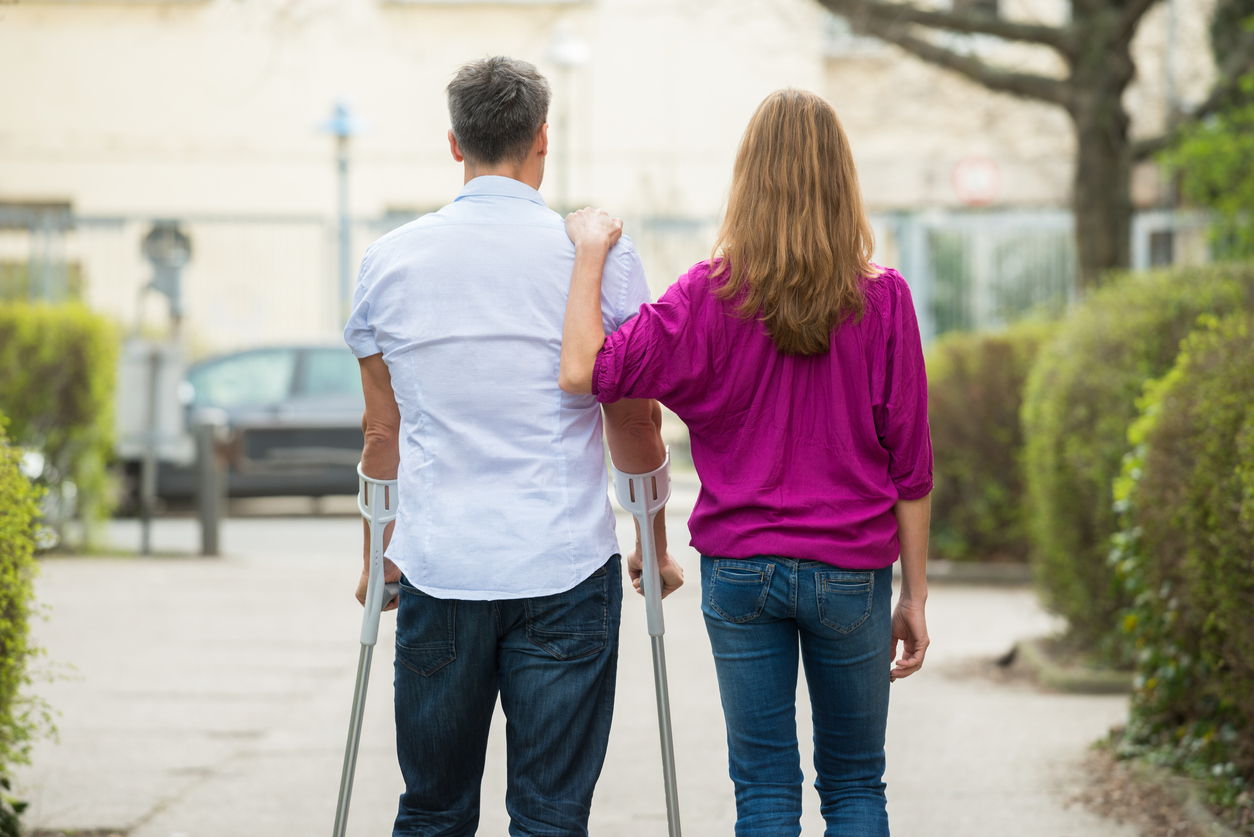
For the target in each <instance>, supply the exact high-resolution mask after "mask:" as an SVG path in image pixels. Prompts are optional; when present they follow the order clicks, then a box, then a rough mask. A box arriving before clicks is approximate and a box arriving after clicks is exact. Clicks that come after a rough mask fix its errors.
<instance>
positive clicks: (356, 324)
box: [344, 253, 380, 358]
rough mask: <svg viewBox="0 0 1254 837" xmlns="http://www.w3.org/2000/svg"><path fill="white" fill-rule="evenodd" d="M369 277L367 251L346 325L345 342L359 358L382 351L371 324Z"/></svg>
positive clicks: (368, 256)
mask: <svg viewBox="0 0 1254 837" xmlns="http://www.w3.org/2000/svg"><path fill="white" fill-rule="evenodd" d="M369 278H370V253H366V257H365V258H364V259H362V261H361V272H360V273H359V274H358V276H357V287H356V288H354V289H353V310H352V312H351V313H350V314H349V315H348V323H347V325H345V326H344V342H345V343H347V344H348V347H349V348H350V349H352V350H353V354H354V355H356V356H357V357H359V358H363V357H370V356H371V355H377V354H379V351H380V350H379V345H378V343H376V342H375V338H374V327H373V326H372V325H371V324H370V294H369Z"/></svg>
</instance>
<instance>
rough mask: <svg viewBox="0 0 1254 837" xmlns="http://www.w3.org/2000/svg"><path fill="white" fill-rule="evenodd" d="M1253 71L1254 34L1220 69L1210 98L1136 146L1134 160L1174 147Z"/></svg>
mask: <svg viewBox="0 0 1254 837" xmlns="http://www.w3.org/2000/svg"><path fill="white" fill-rule="evenodd" d="M1251 70H1254V32H1247V33H1246V35H1245V37H1244V39H1243V40H1242V42H1241V45H1240V46H1239V47H1237V48H1236V49H1235V50H1233V51H1232V53H1231V54H1230V55H1229V56H1228V59H1227V60H1226V61H1224V65H1223V67H1221V68H1220V70H1219V80H1218V81H1216V82H1215V86H1214V87H1213V88H1211V91H1210V95H1209V96H1207V97H1206V99H1205V100H1204V101H1203V102H1202V103H1201V104H1200V105H1198V106H1197V107H1196V108H1194V109H1193V110H1192V112H1190V113H1189V115H1188V117H1186V118H1185V119H1183V120H1181V121H1180V122H1177V123H1176V124H1174V125H1172V126H1171V129H1170V130H1168V131H1167V132H1166V133H1164V134H1161V135H1159V136H1157V137H1153V138H1151V139H1145V140H1141V141H1140V142H1135V143H1133V144H1132V159H1133V160H1136V161H1138V162H1139V161H1141V160H1145V159H1147V158H1149V157H1152V156H1153V155H1155V154H1157V153H1158V152H1159V151H1162V150H1164V149H1166V148H1169V147H1171V146H1172V145H1174V144H1175V143H1176V142H1177V141H1178V140H1179V139H1180V137H1181V135H1182V134H1184V132H1185V131H1187V130H1188V129H1189V128H1191V127H1193V126H1194V125H1196V124H1197V123H1198V122H1201V121H1202V120H1203V119H1205V118H1206V117H1208V116H1210V115H1211V114H1212V113H1215V112H1216V111H1218V110H1219V109H1220V108H1221V107H1222V106H1223V105H1224V103H1225V102H1227V101H1228V100H1229V98H1230V97H1231V96H1232V94H1233V93H1235V92H1236V91H1237V88H1238V87H1239V86H1240V85H1241V79H1242V77H1243V76H1244V75H1245V74H1246V73H1248V72H1250V71H1251Z"/></svg>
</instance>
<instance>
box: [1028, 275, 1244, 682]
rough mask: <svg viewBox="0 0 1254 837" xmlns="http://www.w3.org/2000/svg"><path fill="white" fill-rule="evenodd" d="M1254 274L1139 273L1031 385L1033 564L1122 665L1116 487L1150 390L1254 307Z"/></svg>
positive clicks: (1068, 331)
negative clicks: (1209, 332) (1221, 327)
mask: <svg viewBox="0 0 1254 837" xmlns="http://www.w3.org/2000/svg"><path fill="white" fill-rule="evenodd" d="M1252 298H1254V265H1244V266H1242V265H1227V266H1208V267H1198V268H1183V269H1177V270H1171V271H1165V272H1158V273H1152V274H1134V275H1129V276H1125V277H1123V278H1122V279H1121V280H1119V281H1117V282H1115V283H1113V284H1112V285H1109V286H1107V287H1105V288H1102V289H1101V290H1098V291H1096V292H1094V293H1092V294H1091V295H1090V296H1089V297H1088V298H1087V299H1086V300H1085V301H1084V302H1083V303H1082V304H1080V305H1079V306H1078V307H1077V308H1076V309H1075V310H1073V311H1072V313H1071V314H1070V315H1069V316H1068V317H1067V319H1066V320H1065V322H1064V323H1063V325H1062V326H1061V328H1060V330H1059V332H1058V334H1057V336H1056V337H1055V338H1054V339H1053V340H1052V341H1050V343H1049V344H1048V345H1046V346H1045V347H1044V348H1043V349H1042V351H1041V353H1040V356H1039V359H1038V361H1037V364H1036V366H1035V367H1034V368H1033V370H1032V373H1031V374H1030V375H1029V377H1028V383H1027V388H1026V391H1025V395H1024V404H1023V427H1024V434H1025V457H1024V464H1025V473H1026V477H1027V484H1028V499H1029V503H1030V515H1031V532H1032V539H1033V555H1034V561H1035V563H1036V567H1037V579H1038V582H1039V585H1038V586H1039V588H1040V590H1041V592H1042V595H1043V598H1044V600H1045V603H1046V605H1047V606H1048V607H1049V608H1050V609H1051V610H1053V611H1054V612H1056V613H1059V614H1061V615H1062V616H1064V617H1066V618H1067V620H1068V623H1069V635H1070V638H1071V639H1072V640H1073V641H1074V642H1075V643H1076V644H1077V645H1079V646H1081V647H1084V648H1086V649H1089V650H1091V651H1096V652H1098V653H1100V654H1102V655H1104V656H1105V657H1107V658H1108V659H1113V660H1119V659H1120V658H1121V657H1122V655H1123V654H1124V652H1125V650H1126V649H1124V647H1123V645H1122V643H1121V642H1120V640H1119V636H1118V633H1117V632H1116V631H1115V629H1114V625H1115V619H1116V613H1117V612H1118V611H1119V609H1120V608H1121V607H1123V606H1125V605H1126V604H1127V597H1126V595H1124V594H1123V593H1121V592H1120V590H1119V589H1118V588H1117V586H1116V585H1115V583H1114V574H1113V570H1112V568H1111V566H1110V565H1109V563H1108V561H1107V557H1108V553H1109V551H1110V538H1111V536H1112V535H1113V534H1114V533H1115V532H1116V530H1117V529H1118V521H1117V519H1116V517H1115V514H1114V512H1113V511H1112V509H1111V505H1110V501H1109V498H1110V486H1111V481H1112V480H1113V479H1114V478H1115V477H1116V476H1117V475H1118V474H1119V467H1120V462H1121V460H1122V458H1123V456H1124V454H1125V453H1127V451H1128V443H1127V438H1126V434H1127V429H1128V425H1129V424H1131V422H1132V421H1133V419H1134V418H1135V417H1136V414H1137V410H1136V401H1137V398H1138V397H1139V396H1140V394H1141V390H1142V386H1143V384H1144V383H1145V381H1147V380H1149V379H1151V378H1155V377H1158V376H1160V375H1162V374H1164V373H1165V372H1166V371H1167V370H1168V369H1170V368H1171V365H1172V364H1173V363H1174V362H1175V359H1176V354H1177V353H1178V350H1179V345H1180V341H1181V340H1182V339H1183V338H1184V337H1185V336H1187V335H1188V333H1189V332H1190V331H1191V330H1192V328H1193V327H1194V324H1195V323H1196V321H1197V318H1198V316H1199V315H1202V314H1208V313H1211V314H1224V313H1227V312H1231V311H1234V310H1237V309H1240V308H1243V307H1248V306H1249V303H1250V301H1251V299H1252Z"/></svg>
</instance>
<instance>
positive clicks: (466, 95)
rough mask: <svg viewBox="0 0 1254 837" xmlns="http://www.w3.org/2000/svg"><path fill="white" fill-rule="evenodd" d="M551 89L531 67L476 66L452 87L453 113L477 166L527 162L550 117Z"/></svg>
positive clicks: (509, 61)
mask: <svg viewBox="0 0 1254 837" xmlns="http://www.w3.org/2000/svg"><path fill="white" fill-rule="evenodd" d="M550 95H551V94H550V92H549V83H548V82H547V81H545V80H544V76H542V75H540V73H539V72H538V71H537V70H536V68H535V67H533V66H532V65H531V64H528V63H527V62H526V61H519V60H517V59H514V58H506V57H505V56H503V55H497V56H494V57H492V58H481V59H479V60H478V61H471V62H470V63H469V64H465V65H463V66H462V68H461V69H460V70H458V71H457V75H456V76H454V77H453V80H452V81H451V82H449V85H448V113H449V117H450V119H451V120H452V123H453V136H454V137H455V138H456V139H457V145H458V147H459V148H460V149H461V152H462V156H464V157H465V158H466V159H467V160H469V161H470V163H471V164H472V165H484V166H491V165H495V164H496V163H500V162H503V161H506V160H508V161H510V162H522V160H523V159H524V158H525V157H526V156H527V152H528V151H529V150H530V149H531V144H532V143H533V142H534V141H535V138H536V132H537V131H539V130H540V126H541V125H543V124H544V123H545V121H546V120H547V119H548V115H549V98H550Z"/></svg>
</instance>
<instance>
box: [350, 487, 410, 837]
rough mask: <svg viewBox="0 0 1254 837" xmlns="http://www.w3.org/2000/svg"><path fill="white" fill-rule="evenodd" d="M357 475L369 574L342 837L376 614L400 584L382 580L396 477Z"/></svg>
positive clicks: (375, 638) (375, 637)
mask: <svg viewBox="0 0 1254 837" xmlns="http://www.w3.org/2000/svg"><path fill="white" fill-rule="evenodd" d="M357 477H358V481H357V508H358V510H359V511H361V514H362V516H363V517H365V518H366V520H367V522H369V524H370V575H369V577H368V580H367V582H366V607H365V613H363V614H362V617H361V656H360V657H358V658H357V687H356V689H355V690H354V691H353V713H352V716H351V717H350V718H349V722H348V743H347V744H346V745H345V746H344V771H343V772H342V773H341V774H340V796H339V801H338V802H337V803H336V806H335V832H334V835H335V837H344V830H345V829H346V828H347V827H348V803H349V801H350V800H351V799H352V796H353V773H354V772H355V771H356V769H357V746H358V745H359V744H360V743H361V720H362V717H363V716H364V715H365V712H366V688H367V687H368V686H369V685H370V658H371V656H372V655H373V654H374V645H375V643H376V642H377V641H378V640H379V614H381V613H382V612H383V605H384V603H385V602H390V601H392V599H394V598H395V597H396V596H397V595H398V594H399V593H400V585H399V584H384V583H383V530H384V529H385V528H386V527H387V525H388V524H389V523H391V522H392V521H393V520H395V519H396V480H376V479H374V478H372V477H368V476H366V475H365V474H364V473H363V472H362V470H361V465H360V464H358V465H357ZM385 594H386V598H385Z"/></svg>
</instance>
